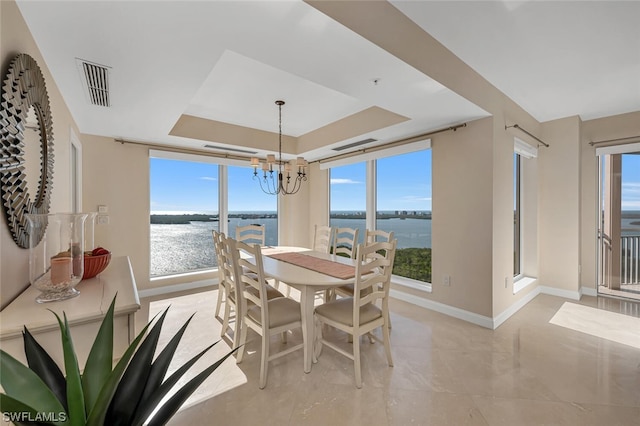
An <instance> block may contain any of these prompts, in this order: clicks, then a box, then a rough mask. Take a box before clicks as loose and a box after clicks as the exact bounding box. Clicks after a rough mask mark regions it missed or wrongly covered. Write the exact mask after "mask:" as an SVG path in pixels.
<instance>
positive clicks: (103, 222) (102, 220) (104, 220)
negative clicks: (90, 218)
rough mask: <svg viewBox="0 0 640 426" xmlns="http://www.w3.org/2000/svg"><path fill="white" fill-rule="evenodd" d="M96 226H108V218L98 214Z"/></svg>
mask: <svg viewBox="0 0 640 426" xmlns="http://www.w3.org/2000/svg"><path fill="white" fill-rule="evenodd" d="M98 224H100V225H108V224H109V216H107V215H106V214H99V215H98Z"/></svg>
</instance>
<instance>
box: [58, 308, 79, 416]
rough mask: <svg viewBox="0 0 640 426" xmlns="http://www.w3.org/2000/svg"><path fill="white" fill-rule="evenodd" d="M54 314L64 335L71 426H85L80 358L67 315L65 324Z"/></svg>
mask: <svg viewBox="0 0 640 426" xmlns="http://www.w3.org/2000/svg"><path fill="white" fill-rule="evenodd" d="M51 312H53V311H51ZM53 314H54V315H55V316H56V319H57V320H58V324H59V325H60V333H61V335H62V352H63V354H64V371H65V373H66V375H67V407H68V408H67V413H68V414H69V424H70V425H71V426H76V425H77V426H84V424H85V421H86V413H85V406H84V393H83V392H82V382H81V379H80V368H79V367H78V358H77V357H76V352H75V350H74V347H73V340H72V339H71V333H70V332H69V321H67V314H66V313H63V317H64V323H63V322H62V320H61V319H60V317H59V316H58V314H56V313H55V312H53Z"/></svg>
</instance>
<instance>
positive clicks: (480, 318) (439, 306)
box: [389, 289, 493, 328]
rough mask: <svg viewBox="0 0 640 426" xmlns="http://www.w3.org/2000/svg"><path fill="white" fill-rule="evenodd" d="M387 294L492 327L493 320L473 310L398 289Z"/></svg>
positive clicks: (482, 325)
mask: <svg viewBox="0 0 640 426" xmlns="http://www.w3.org/2000/svg"><path fill="white" fill-rule="evenodd" d="M389 295H390V296H391V297H393V298H394V299H398V300H403V301H405V302H409V303H412V304H414V305H418V306H421V307H423V308H427V309H430V310H432V311H436V312H440V313H441V314H445V315H448V316H450V317H454V318H458V319H461V320H464V321H467V322H470V323H472V324H476V325H479V326H481V327H485V328H493V320H492V319H491V318H489V317H486V316H484V315H479V314H476V313H474V312H469V311H465V310H464V309H460V308H456V307H453V306H449V305H445V304H444V303H440V302H434V301H433V300H428V299H424V298H422V297H417V296H414V295H411V294H407V293H404V292H401V291H398V290H393V289H391V291H390V293H389Z"/></svg>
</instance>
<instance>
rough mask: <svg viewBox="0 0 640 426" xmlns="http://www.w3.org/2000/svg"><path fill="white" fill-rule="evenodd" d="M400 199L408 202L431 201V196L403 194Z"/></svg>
mask: <svg viewBox="0 0 640 426" xmlns="http://www.w3.org/2000/svg"><path fill="white" fill-rule="evenodd" d="M402 199H403V200H404V201H409V202H419V201H431V197H423V196H422V195H405V196H404V197H402Z"/></svg>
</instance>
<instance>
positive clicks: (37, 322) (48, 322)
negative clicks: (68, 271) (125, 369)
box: [0, 256, 140, 369]
mask: <svg viewBox="0 0 640 426" xmlns="http://www.w3.org/2000/svg"><path fill="white" fill-rule="evenodd" d="M76 288H77V289H78V290H79V291H80V295H79V296H76V297H74V298H72V299H67V300H63V301H59V302H49V303H42V304H40V303H37V302H36V301H35V299H36V296H38V294H39V292H38V290H36V289H35V288H33V287H31V286H30V287H29V288H27V289H26V290H25V291H24V292H23V293H22V294H21V295H20V296H18V297H17V298H16V299H15V300H14V301H13V302H11V303H10V304H9V305H8V306H6V307H5V309H3V310H2V311H1V312H0V333H1V339H0V348H1V349H2V350H4V351H5V352H7V353H9V354H10V355H11V356H13V357H15V358H16V359H18V360H20V361H21V362H23V363H25V364H26V358H25V355H24V345H23V340H22V330H23V327H24V326H26V327H27V328H28V329H29V331H30V332H31V334H32V335H33V336H34V337H35V339H36V340H37V341H38V343H40V345H42V346H43V347H44V348H45V349H46V350H47V352H49V354H50V355H51V357H52V358H53V359H54V360H55V361H56V362H57V363H58V365H59V366H61V369H64V368H63V366H64V361H63V356H62V343H61V339H60V328H59V326H58V321H57V320H56V318H55V316H54V315H53V314H52V313H51V312H49V309H50V310H52V311H54V312H55V313H57V314H58V315H59V316H60V318H62V314H63V312H65V313H66V315H67V320H68V321H69V326H70V328H71V337H72V339H73V345H74V347H75V350H76V354H77V356H78V363H79V364H80V368H81V369H82V368H84V364H85V362H86V360H87V356H88V355H89V351H90V350H91V345H92V344H93V340H94V339H95V337H96V335H97V333H98V329H99V328H100V324H101V323H102V319H103V318H104V315H105V314H106V313H107V310H108V309H109V305H110V304H111V301H112V300H113V297H114V296H115V295H116V293H118V297H117V299H116V306H115V312H114V333H113V335H114V342H113V351H114V359H118V358H120V357H121V356H122V354H123V353H124V351H125V350H126V348H127V347H128V346H129V344H130V343H131V342H132V341H133V339H134V338H135V321H134V317H135V312H136V311H137V310H138V309H140V300H139V298H138V290H137V288H136V283H135V279H134V277H133V271H132V269H131V263H130V262H129V258H128V257H127V256H119V257H114V258H112V259H111V262H110V264H109V266H108V267H107V269H105V270H104V271H103V272H102V273H100V274H99V275H98V276H97V277H95V278H91V279H88V280H83V281H81V282H80V284H78V286H77V287H76Z"/></svg>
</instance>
